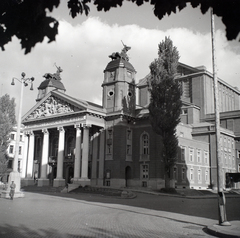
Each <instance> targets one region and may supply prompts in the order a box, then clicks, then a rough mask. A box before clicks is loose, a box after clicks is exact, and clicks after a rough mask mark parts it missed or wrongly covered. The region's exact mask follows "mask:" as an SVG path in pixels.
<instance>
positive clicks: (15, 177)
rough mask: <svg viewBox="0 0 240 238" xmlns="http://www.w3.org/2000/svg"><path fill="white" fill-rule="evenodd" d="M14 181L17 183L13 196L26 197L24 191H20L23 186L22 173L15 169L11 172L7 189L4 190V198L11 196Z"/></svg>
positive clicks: (2, 195) (2, 194)
mask: <svg viewBox="0 0 240 238" xmlns="http://www.w3.org/2000/svg"><path fill="white" fill-rule="evenodd" d="M12 182H14V183H15V185H16V187H15V192H14V196H13V198H22V197H24V193H23V192H22V191H20V188H21V177H20V173H19V172H16V171H13V172H11V173H10V174H9V178H8V186H7V190H5V191H2V193H1V197H3V198H10V195H9V193H10V185H11V184H12Z"/></svg>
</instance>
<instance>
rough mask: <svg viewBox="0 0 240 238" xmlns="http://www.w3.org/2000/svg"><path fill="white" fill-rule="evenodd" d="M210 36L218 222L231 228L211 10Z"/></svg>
mask: <svg viewBox="0 0 240 238" xmlns="http://www.w3.org/2000/svg"><path fill="white" fill-rule="evenodd" d="M211 35H212V65H213V89H214V108H215V133H216V164H217V193H218V222H219V225H221V226H231V224H230V222H228V221H227V215H226V199H225V195H224V192H223V171H222V168H223V162H222V158H221V150H220V148H221V145H220V114H219V101H218V79H217V73H216V54H215V25H214V16H213V9H211Z"/></svg>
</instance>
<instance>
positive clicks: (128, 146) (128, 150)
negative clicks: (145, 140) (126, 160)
mask: <svg viewBox="0 0 240 238" xmlns="http://www.w3.org/2000/svg"><path fill="white" fill-rule="evenodd" d="M131 154H132V150H131V145H127V155H131Z"/></svg>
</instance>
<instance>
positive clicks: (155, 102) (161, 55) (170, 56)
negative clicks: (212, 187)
mask: <svg viewBox="0 0 240 238" xmlns="http://www.w3.org/2000/svg"><path fill="white" fill-rule="evenodd" d="M178 60H179V53H178V50H177V48H176V47H175V46H173V42H172V40H171V39H170V38H169V37H165V40H164V41H162V42H161V43H160V44H159V45H158V58H157V59H155V60H154V61H153V62H152V63H151V64H150V71H151V84H150V89H149V90H150V93H151V100H150V104H149V114H150V122H151V125H152V128H153V130H154V131H155V132H156V133H157V134H158V135H160V136H161V138H162V145H163V150H162V159H163V162H164V166H165V168H164V169H165V187H166V188H169V187H170V175H171V169H172V167H173V166H174V165H175V163H176V158H177V149H178V138H177V136H176V127H177V125H178V123H179V122H180V114H181V107H182V101H181V90H180V86H179V84H178V82H177V80H175V79H174V77H175V75H176V73H177V66H178Z"/></svg>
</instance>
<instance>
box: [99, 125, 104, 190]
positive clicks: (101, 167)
mask: <svg viewBox="0 0 240 238" xmlns="http://www.w3.org/2000/svg"><path fill="white" fill-rule="evenodd" d="M104 160H105V130H104V129H102V130H101V131H100V142H99V166H98V185H101V186H103V184H104Z"/></svg>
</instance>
